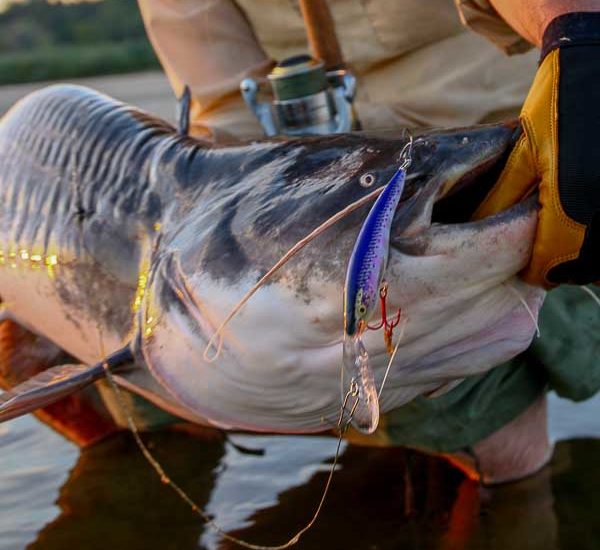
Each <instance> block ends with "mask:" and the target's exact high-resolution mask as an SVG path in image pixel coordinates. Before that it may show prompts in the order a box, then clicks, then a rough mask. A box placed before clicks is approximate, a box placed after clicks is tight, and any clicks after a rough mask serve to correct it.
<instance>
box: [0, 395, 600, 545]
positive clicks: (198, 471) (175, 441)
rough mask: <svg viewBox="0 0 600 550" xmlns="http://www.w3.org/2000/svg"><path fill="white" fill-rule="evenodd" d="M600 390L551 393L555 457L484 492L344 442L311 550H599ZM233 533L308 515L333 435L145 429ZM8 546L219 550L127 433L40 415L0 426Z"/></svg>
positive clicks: (1, 500) (398, 456) (423, 465)
mask: <svg viewBox="0 0 600 550" xmlns="http://www.w3.org/2000/svg"><path fill="white" fill-rule="evenodd" d="M599 416H600V396H597V397H596V398H594V399H591V400H589V401H587V402H584V403H579V404H573V403H570V402H567V401H562V400H559V399H558V398H556V397H555V396H551V399H550V429H551V433H552V437H553V439H554V441H555V442H556V446H555V452H554V457H553V460H552V462H551V464H550V466H549V467H547V468H545V469H544V470H543V471H542V472H541V473H539V474H538V475H536V476H533V477H531V478H529V479H526V480H524V481H521V482H519V483H513V484H508V485H505V486H501V487H497V488H493V489H490V488H481V487H479V486H478V485H477V484H475V483H473V482H471V481H469V480H466V479H465V478H464V477H463V476H462V474H460V473H459V472H458V471H456V470H454V469H453V468H452V467H451V466H449V465H448V464H447V463H445V462H442V461H439V460H436V459H432V458H427V457H424V456H423V455H420V454H418V453H416V452H414V451H406V450H402V449H373V448H363V447H354V446H344V448H343V453H342V456H341V460H340V462H341V466H340V469H339V471H338V472H337V473H336V474H335V478H334V484H333V486H332V490H331V493H330V496H329V498H328V500H327V502H326V504H325V506H324V509H323V511H322V514H321V516H320V518H319V520H318V522H317V524H316V525H315V526H314V528H313V529H312V530H311V531H310V532H309V533H307V534H306V535H305V536H304V537H303V538H302V541H301V543H300V545H299V546H298V548H305V549H315V550H316V549H328V550H333V549H338V548H339V549H357V550H358V549H365V550H375V549H396V548H402V549H408V550H412V549H415V550H417V549H418V550H429V549H440V550H451V549H452V550H455V549H456V550H458V549H469V550H470V549H473V550H475V549H477V550H479V549H486V550H501V549H502V550H504V549H507V548H510V549H511V550H519V549H527V550H535V549H538V548H539V549H540V550H542V549H543V550H552V549H561V550H567V549H573V550H588V549H589V550H592V549H593V550H597V549H598V548H600V522H599V521H598V516H599V512H598V509H599V508H598V503H599V499H598V494H599V492H600V468H598V464H600V418H599ZM146 441H147V442H148V443H149V444H150V445H151V447H152V449H153V452H154V453H156V455H157V456H158V458H159V459H160V460H161V462H163V463H164V466H165V467H166V469H167V470H168V471H169V473H170V475H171V476H172V477H173V478H174V479H175V480H177V482H178V483H179V484H180V485H182V486H183V487H185V489H186V491H188V492H189V494H190V495H191V496H192V497H193V498H194V500H195V501H196V502H197V503H199V504H201V505H202V506H204V507H205V508H206V509H207V511H208V512H209V513H210V514H212V516H213V517H214V518H215V519H216V521H217V522H218V523H220V524H221V525H222V526H223V527H224V528H225V529H226V530H227V531H228V532H229V533H231V534H235V535H236V536H240V537H242V538H245V539H248V540H250V541H253V542H259V543H261V544H266V543H270V544H272V543H279V542H282V541H284V540H287V538H288V537H289V536H290V535H291V534H293V533H294V532H295V531H296V530H297V529H298V528H299V527H300V526H301V525H302V524H303V523H305V522H306V521H307V519H308V518H309V517H310V515H311V514H312V512H313V510H314V507H315V505H316V503H317V502H318V499H319V498H320V496H321V492H322V489H323V485H324V482H325V480H326V476H327V471H328V467H329V464H330V462H331V459H332V456H333V453H334V450H335V443H336V442H335V440H333V439H332V438H322V437H303V436H295V437H281V436H249V435H236V436H231V437H229V438H228V439H222V438H220V437H219V438H214V439H213V440H212V441H210V440H209V441H206V440H205V439H199V438H197V437H192V436H190V435H186V434H182V433H171V432H163V433H155V434H152V435H150V436H147V437H146ZM0 449H1V454H0V550H18V549H24V548H28V549H32V550H59V549H60V550H66V549H79V548H82V549H83V548H85V549H87V550H95V549H103V550H104V549H127V550H134V549H140V550H141V549H157V550H159V549H160V550H170V549H173V550H175V549H177V550H187V549H197V548H206V549H225V548H234V547H233V546H232V545H231V543H228V542H225V541H223V539H222V538H221V537H220V536H219V535H217V534H215V533H214V532H212V531H210V530H209V529H205V528H204V527H203V525H202V523H201V521H200V520H199V518H198V517H197V516H195V515H194V514H193V513H192V512H191V510H190V509H189V507H188V506H186V505H185V504H184V503H183V502H181V501H180V500H179V499H178V498H177V497H176V496H175V495H174V494H172V493H171V492H170V490H169V489H168V488H167V487H166V486H165V485H163V484H161V483H160V481H159V480H158V478H157V477H156V474H155V473H154V472H153V471H152V470H151V469H150V468H149V466H148V464H147V463H146V462H145V461H144V459H143V458H142V456H141V455H140V452H139V450H138V449H137V447H136V446H135V444H134V443H133V441H132V439H131V436H130V435H129V434H121V435H118V436H116V437H112V438H110V439H109V440H107V441H105V442H103V443H101V444H99V445H96V446H94V447H92V448H90V449H88V450H86V451H84V452H83V453H80V452H79V451H78V450H77V449H76V448H75V447H74V446H73V445H71V444H70V443H68V442H66V441H65V440H64V439H62V438H61V437H59V436H57V435H56V434H55V433H53V432H52V431H51V430H50V429H48V428H47V427H46V426H44V425H42V424H41V423H39V422H38V421H37V420H35V419H34V418H33V417H31V416H30V417H26V418H21V419H18V420H16V421H13V422H9V423H7V424H3V425H1V426H0Z"/></svg>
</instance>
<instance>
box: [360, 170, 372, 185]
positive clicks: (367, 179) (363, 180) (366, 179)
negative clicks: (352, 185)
mask: <svg viewBox="0 0 600 550" xmlns="http://www.w3.org/2000/svg"><path fill="white" fill-rule="evenodd" d="M359 183H360V185H361V186H362V187H371V186H372V185H373V184H374V183H375V176H374V175H373V174H371V173H367V174H363V175H362V176H361V177H360V180H359Z"/></svg>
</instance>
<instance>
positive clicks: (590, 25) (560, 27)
mask: <svg viewBox="0 0 600 550" xmlns="http://www.w3.org/2000/svg"><path fill="white" fill-rule="evenodd" d="M590 44H600V12H589V11H578V12H573V13H565V14H564V15H559V16H558V17H556V18H555V19H553V20H552V21H551V22H550V24H549V25H548V26H547V27H546V30H545V31H544V36H543V37H542V53H541V56H540V63H541V62H542V61H543V60H544V58H545V57H546V56H547V55H548V54H549V53H550V52H551V51H552V50H555V49H556V48H568V47H569V46H581V45H590Z"/></svg>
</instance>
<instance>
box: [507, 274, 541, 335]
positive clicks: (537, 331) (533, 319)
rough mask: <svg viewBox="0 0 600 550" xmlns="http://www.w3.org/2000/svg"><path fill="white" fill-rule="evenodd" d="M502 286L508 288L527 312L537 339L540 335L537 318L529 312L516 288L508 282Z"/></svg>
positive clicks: (525, 302)
mask: <svg viewBox="0 0 600 550" xmlns="http://www.w3.org/2000/svg"><path fill="white" fill-rule="evenodd" d="M504 286H505V287H506V288H508V289H509V290H510V291H511V292H512V293H513V294H514V295H515V296H516V297H517V298H518V300H519V302H521V304H522V305H523V307H524V308H525V311H527V313H528V314H529V317H531V321H532V322H533V326H534V327H535V332H536V335H537V337H538V338H539V337H540V336H541V335H542V333H541V332H540V325H539V324H538V320H537V317H536V316H535V315H534V314H533V311H531V308H530V307H529V304H528V303H527V301H526V300H525V298H523V295H522V294H521V293H520V292H519V291H518V290H517V288H516V287H515V286H514V285H513V284H512V283H509V282H508V281H505V282H504Z"/></svg>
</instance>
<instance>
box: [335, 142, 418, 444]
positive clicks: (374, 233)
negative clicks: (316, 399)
mask: <svg viewBox="0 0 600 550" xmlns="http://www.w3.org/2000/svg"><path fill="white" fill-rule="evenodd" d="M412 143H413V142H412V138H411V139H410V141H409V142H408V143H407V144H406V145H405V146H404V148H403V149H402V152H401V153H400V160H401V164H400V167H399V168H398V170H397V171H396V173H395V174H394V175H393V176H392V178H391V179H390V181H389V182H388V183H387V184H386V186H385V188H384V190H383V192H382V193H381V195H379V197H378V198H377V200H376V201H375V203H374V204H373V206H372V207H371V210H370V211H369V214H368V215H367V217H366V219H365V221H364V223H363V225H362V227H361V230H360V233H359V234H358V238H357V239H356V242H355V243H354V249H353V250H352V255H351V256H350V261H349V263H348V270H347V272H346V281H345V284H344V346H343V357H342V389H344V383H345V380H346V379H348V380H349V381H350V385H351V386H353V387H355V388H356V393H357V395H356V399H357V401H358V405H357V407H356V411H355V413H354V418H353V422H352V423H353V425H354V426H355V427H356V428H357V429H358V430H360V431H362V432H365V433H372V432H374V431H375V429H376V428H377V424H378V423H379V398H378V394H377V389H376V387H375V378H374V376H373V369H372V368H371V365H370V362H369V354H368V353H367V350H366V348H365V346H364V344H363V341H362V335H363V333H364V332H365V330H367V328H368V323H369V320H370V319H371V317H372V316H373V313H374V312H375V309H376V307H377V303H378V301H379V299H380V298H381V297H382V296H383V298H381V300H382V305H383V304H384V300H385V296H386V295H387V286H386V285H385V282H384V281H383V275H384V272H385V268H386V267H387V261H388V253H389V246H390V234H391V230H392V221H393V219H394V212H395V211H396V208H397V206H398V203H399V202H400V198H401V197H402V193H403V191H404V183H405V181H406V170H407V169H408V167H409V165H410V163H411V153H412ZM382 309H383V311H382V317H383V316H384V315H386V313H385V309H384V308H383V307H382ZM398 321H399V318H398V319H397V320H396V321H393V322H392V324H391V326H392V328H393V325H394V322H395V323H396V324H397V323H398ZM382 326H385V327H386V345H387V347H388V349H389V348H390V344H391V329H390V328H389V327H390V324H388V322H387V319H386V318H385V317H383V319H382ZM388 340H389V342H388ZM346 377H347V378H346Z"/></svg>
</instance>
